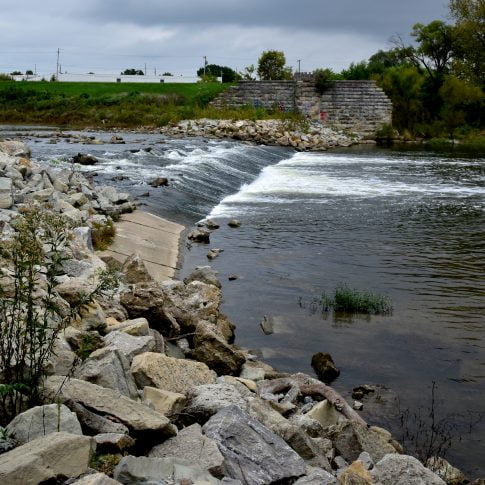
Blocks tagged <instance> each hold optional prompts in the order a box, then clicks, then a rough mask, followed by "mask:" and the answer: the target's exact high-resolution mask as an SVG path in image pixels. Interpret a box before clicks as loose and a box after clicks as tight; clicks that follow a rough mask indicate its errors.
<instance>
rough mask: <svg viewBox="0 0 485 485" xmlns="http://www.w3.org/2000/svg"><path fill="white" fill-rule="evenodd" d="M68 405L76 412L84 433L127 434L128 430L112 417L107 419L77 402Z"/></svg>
mask: <svg viewBox="0 0 485 485" xmlns="http://www.w3.org/2000/svg"><path fill="white" fill-rule="evenodd" d="M70 407H71V409H72V410H73V411H74V412H75V413H76V416H77V417H78V419H79V422H80V423H81V426H82V429H83V430H84V432H85V433H86V434H90V435H95V434H101V433H114V434H128V432H129V430H128V428H127V427H126V426H125V425H124V424H121V423H119V422H116V421H114V420H113V419H112V418H111V419H108V418H105V417H103V416H101V415H100V414H96V413H93V412H92V411H89V410H88V409H86V408H85V407H84V406H82V405H81V404H79V403H77V402H72V403H71V404H70Z"/></svg>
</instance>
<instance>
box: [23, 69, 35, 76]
mask: <svg viewBox="0 0 485 485" xmlns="http://www.w3.org/2000/svg"><path fill="white" fill-rule="evenodd" d="M25 75H26V76H33V75H34V71H32V70H31V69H28V70H27V71H25Z"/></svg>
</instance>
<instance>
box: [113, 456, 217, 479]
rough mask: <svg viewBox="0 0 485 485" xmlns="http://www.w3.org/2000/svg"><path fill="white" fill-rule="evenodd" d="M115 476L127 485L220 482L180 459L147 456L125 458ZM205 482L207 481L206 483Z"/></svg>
mask: <svg viewBox="0 0 485 485" xmlns="http://www.w3.org/2000/svg"><path fill="white" fill-rule="evenodd" d="M113 476H114V478H115V480H118V481H119V482H121V483H123V484H125V485H138V484H139V485H141V484H143V483H146V484H150V485H171V484H172V483H173V482H176V483H181V481H182V480H187V481H188V480H191V482H186V483H192V482H195V483H197V481H198V480H199V481H200V483H201V484H202V483H204V484H207V485H216V484H218V483H219V480H217V479H216V478H214V477H213V476H212V475H210V473H208V472H206V471H204V470H202V469H201V468H200V467H198V466H195V465H192V464H191V463H190V462H188V461H185V460H181V459H179V458H175V457H170V458H147V457H145V456H139V457H134V456H125V457H123V458H122V459H121V461H120V462H119V463H118V465H117V466H116V468H115V470H114V473H113ZM204 480H205V481H204Z"/></svg>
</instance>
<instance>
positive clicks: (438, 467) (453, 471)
mask: <svg viewBox="0 0 485 485" xmlns="http://www.w3.org/2000/svg"><path fill="white" fill-rule="evenodd" d="M426 468H429V469H430V470H431V471H432V472H433V473H436V475H438V476H439V477H440V478H441V479H442V480H444V481H445V482H446V483H447V485H463V484H464V483H468V480H467V479H466V476H465V475H464V474H463V472H461V471H460V470H458V468H455V467H454V466H453V465H452V464H451V463H449V462H448V461H446V460H445V459H444V458H441V457H437V456H432V457H431V458H429V459H428V460H427V461H426Z"/></svg>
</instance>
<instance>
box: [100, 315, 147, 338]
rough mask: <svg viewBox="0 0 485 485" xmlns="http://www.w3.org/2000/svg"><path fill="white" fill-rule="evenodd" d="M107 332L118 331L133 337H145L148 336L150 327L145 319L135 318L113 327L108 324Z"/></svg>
mask: <svg viewBox="0 0 485 485" xmlns="http://www.w3.org/2000/svg"><path fill="white" fill-rule="evenodd" d="M107 331H108V332H114V331H119V332H123V333H127V334H129V335H133V337H146V336H148V335H150V327H149V326H148V320H147V319H146V318H135V319H134V320H125V321H124V322H120V323H117V324H115V325H111V324H108V328H107Z"/></svg>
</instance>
